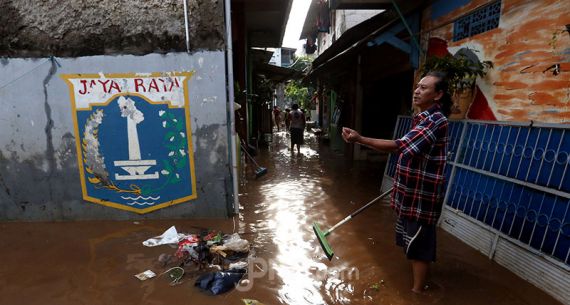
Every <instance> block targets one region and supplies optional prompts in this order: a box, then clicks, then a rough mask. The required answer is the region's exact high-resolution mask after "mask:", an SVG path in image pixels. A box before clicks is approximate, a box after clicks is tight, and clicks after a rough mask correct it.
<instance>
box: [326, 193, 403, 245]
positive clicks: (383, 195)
mask: <svg viewBox="0 0 570 305" xmlns="http://www.w3.org/2000/svg"><path fill="white" fill-rule="evenodd" d="M393 189H394V188H390V189H389V190H387V191H385V192H384V193H382V194H381V195H380V196H378V197H376V198H374V199H372V201H370V202H369V203H367V204H366V205H364V206H362V207H361V208H360V209H358V210H356V211H354V212H352V214H350V215H348V216H346V218H344V219H343V220H341V221H340V222H339V223H337V224H336V225H334V226H333V227H332V228H330V229H329V230H328V231H326V232H325V236H327V235H329V234H330V233H331V232H332V231H334V230H335V229H336V228H338V227H340V226H341V225H343V224H344V223H345V222H347V221H349V220H351V219H352V217H354V216H356V215H358V214H360V212H362V211H364V210H366V209H367V208H368V207H369V206H371V205H373V204H375V203H376V202H377V201H378V200H380V199H382V198H384V197H386V196H387V195H388V194H390V193H391V192H392V190H393Z"/></svg>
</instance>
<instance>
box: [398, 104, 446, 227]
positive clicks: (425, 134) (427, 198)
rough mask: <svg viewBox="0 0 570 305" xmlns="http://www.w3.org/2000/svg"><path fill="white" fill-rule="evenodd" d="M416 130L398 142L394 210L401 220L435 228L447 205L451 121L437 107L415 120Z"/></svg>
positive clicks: (413, 123) (435, 105)
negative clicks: (446, 183)
mask: <svg viewBox="0 0 570 305" xmlns="http://www.w3.org/2000/svg"><path fill="white" fill-rule="evenodd" d="M412 126H413V127H412V129H411V130H410V131H409V132H408V133H407V134H406V135H404V136H403V137H402V138H400V139H397V140H396V145H397V146H398V153H399V156H398V162H397V164H396V174H395V176H394V191H393V193H392V201H391V206H392V208H393V209H394V210H395V211H396V214H397V215H398V217H401V218H407V219H411V220H415V221H418V222H420V223H425V224H435V223H436V222H437V220H438V218H439V216H440V215H441V209H442V204H443V185H444V181H445V175H444V170H445V161H446V155H447V129H448V123H447V118H446V117H445V116H444V115H443V114H442V113H441V110H440V106H439V105H438V104H434V105H433V106H431V107H430V108H429V109H427V110H425V111H423V112H421V113H419V114H417V115H416V116H414V119H413V122H412Z"/></svg>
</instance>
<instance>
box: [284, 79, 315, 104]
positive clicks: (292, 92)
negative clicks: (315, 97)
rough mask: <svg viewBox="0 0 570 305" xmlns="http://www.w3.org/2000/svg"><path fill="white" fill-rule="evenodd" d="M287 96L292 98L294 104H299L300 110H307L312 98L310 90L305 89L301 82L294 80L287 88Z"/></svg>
mask: <svg viewBox="0 0 570 305" xmlns="http://www.w3.org/2000/svg"><path fill="white" fill-rule="evenodd" d="M285 96H286V97H287V98H290V99H291V100H292V101H293V103H296V104H299V107H300V108H303V109H306V108H311V107H308V106H310V105H309V101H310V97H309V88H307V87H304V86H303V85H302V83H301V81H298V80H293V81H291V82H289V83H288V84H287V86H285Z"/></svg>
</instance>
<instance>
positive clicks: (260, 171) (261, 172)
mask: <svg viewBox="0 0 570 305" xmlns="http://www.w3.org/2000/svg"><path fill="white" fill-rule="evenodd" d="M265 174H267V168H265V167H261V166H260V167H259V168H257V169H256V170H255V178H259V177H261V176H263V175H265Z"/></svg>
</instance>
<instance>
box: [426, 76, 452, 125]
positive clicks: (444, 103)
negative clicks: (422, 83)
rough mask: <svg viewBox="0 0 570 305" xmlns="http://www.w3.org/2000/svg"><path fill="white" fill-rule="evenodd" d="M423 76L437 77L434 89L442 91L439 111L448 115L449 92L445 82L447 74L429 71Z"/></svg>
mask: <svg viewBox="0 0 570 305" xmlns="http://www.w3.org/2000/svg"><path fill="white" fill-rule="evenodd" d="M425 76H433V77H435V78H437V79H438V81H437V82H436V83H435V91H443V96H442V97H441V99H440V103H441V112H442V113H443V115H445V116H446V117H448V116H449V115H450V114H451V105H452V104H453V101H452V100H451V95H450V94H449V84H448V82H447V74H446V73H445V72H441V71H430V72H428V73H427V74H426V75H425Z"/></svg>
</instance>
